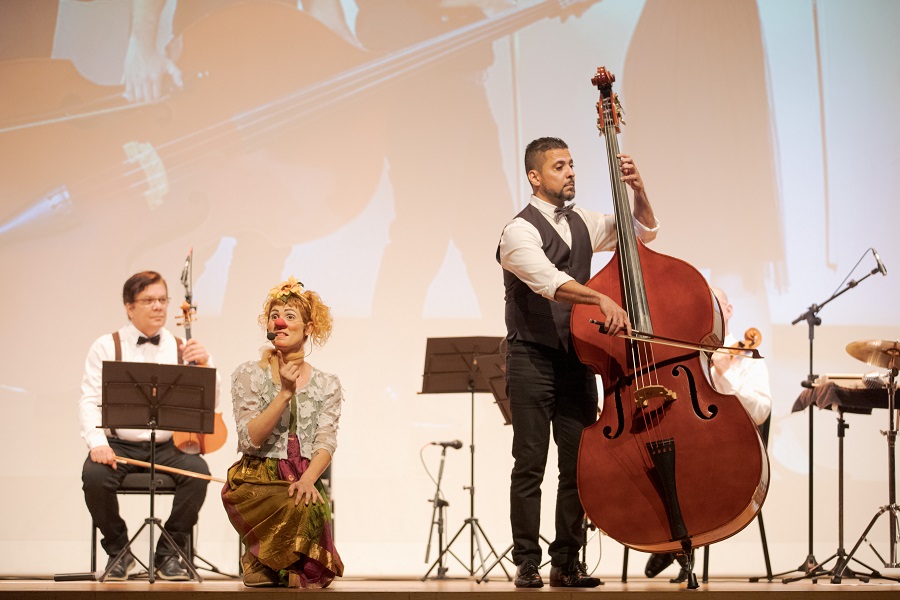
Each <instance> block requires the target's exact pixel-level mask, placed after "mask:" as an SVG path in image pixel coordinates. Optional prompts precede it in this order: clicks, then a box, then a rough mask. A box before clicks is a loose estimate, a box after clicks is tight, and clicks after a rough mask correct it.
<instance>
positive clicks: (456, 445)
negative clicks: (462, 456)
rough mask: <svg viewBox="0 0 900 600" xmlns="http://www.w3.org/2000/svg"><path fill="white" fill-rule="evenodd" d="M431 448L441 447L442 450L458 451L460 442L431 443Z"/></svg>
mask: <svg viewBox="0 0 900 600" xmlns="http://www.w3.org/2000/svg"><path fill="white" fill-rule="evenodd" d="M431 445H432V446H441V447H443V448H454V449H456V450H459V449H460V448H462V442H461V441H459V440H453V441H452V442H431Z"/></svg>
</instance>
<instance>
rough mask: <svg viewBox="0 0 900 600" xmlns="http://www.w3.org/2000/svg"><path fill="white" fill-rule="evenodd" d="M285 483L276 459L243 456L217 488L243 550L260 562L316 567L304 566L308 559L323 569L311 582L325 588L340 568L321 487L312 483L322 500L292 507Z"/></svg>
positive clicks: (285, 566) (271, 565)
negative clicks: (224, 481) (242, 543)
mask: <svg viewBox="0 0 900 600" xmlns="http://www.w3.org/2000/svg"><path fill="white" fill-rule="evenodd" d="M289 485H290V482H289V481H283V480H281V479H279V478H278V460H277V459H273V458H261V457H256V456H249V455H244V456H242V457H241V459H240V460H239V461H238V462H236V463H235V464H234V465H232V466H231V468H230V469H228V481H227V483H226V484H225V487H224V488H223V490H222V501H223V503H224V505H225V511H226V512H227V513H228V518H229V519H230V520H231V523H232V525H233V526H234V528H235V529H236V530H237V532H238V533H239V534H240V535H241V539H242V541H243V542H244V544H245V545H246V546H247V548H248V551H249V552H250V553H251V554H252V555H254V556H256V558H257V559H259V561H260V562H261V563H262V564H264V565H265V566H267V567H269V568H270V569H273V570H275V571H279V570H282V569H288V570H291V569H292V568H293V569H296V568H297V564H298V561H299V563H300V564H301V565H304V564H306V566H305V570H306V571H307V572H310V571H313V572H315V571H316V569H315V568H312V569H311V567H314V566H313V565H308V560H309V559H312V560H313V561H315V562H316V563H319V565H321V567H323V568H324V572H322V573H321V578H322V580H321V581H319V582H318V585H312V586H310V587H325V586H326V585H328V583H330V582H331V580H332V579H333V578H334V576H335V575H337V576H341V575H343V572H344V565H343V562H341V559H340V556H338V553H337V550H336V549H335V547H334V539H333V537H332V533H331V507H330V503H329V501H328V497H327V495H326V493H325V488H324V486H322V484H321V482H316V489H318V490H319V493H320V494H321V495H322V497H323V498H324V499H325V502H318V503H316V504H309V505H308V506H307V505H304V504H303V503H302V502H301V503H300V504H299V505H297V506H295V505H294V498H293V497H290V496H288V493H287V489H288V486H289ZM313 580H315V577H313ZM311 583H314V584H315V583H316V581H312V582H311Z"/></svg>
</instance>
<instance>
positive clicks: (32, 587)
mask: <svg viewBox="0 0 900 600" xmlns="http://www.w3.org/2000/svg"><path fill="white" fill-rule="evenodd" d="M603 581H604V583H603V585H601V586H600V587H598V588H595V589H593V590H572V589H560V588H551V587H549V586H544V587H543V588H541V589H537V590H517V589H515V588H514V587H513V585H512V583H510V582H508V581H506V579H505V578H504V577H502V576H501V577H499V578H491V579H490V580H489V581H485V582H482V583H477V582H476V581H475V580H474V579H471V578H463V579H452V578H448V579H443V580H428V581H424V582H423V581H421V580H420V579H418V578H374V577H370V578H353V577H348V578H343V579H338V580H337V581H335V582H334V583H332V585H331V587H329V588H328V589H325V590H306V591H301V592H295V591H294V590H288V589H283V588H255V589H250V588H247V587H244V585H243V584H242V583H241V582H240V580H235V579H225V578H220V577H219V576H215V577H212V576H211V577H206V576H204V580H203V582H202V583H192V582H178V583H176V582H169V581H160V580H157V581H156V582H155V583H153V584H151V583H149V582H148V581H147V580H130V581H127V582H114V583H97V582H91V581H69V582H63V581H59V582H57V581H54V580H53V579H52V577H50V578H44V579H37V578H32V579H28V578H24V577H23V578H21V579H15V578H11V577H4V578H3V579H0V599H4V600H5V599H10V600H12V599H15V600H51V599H52V600H119V599H120V598H121V599H128V600H151V599H153V600H182V599H183V600H188V599H192V600H244V599H252V600H260V599H262V598H286V596H285V595H284V594H291V593H302V594H303V598H305V599H309V598H319V597H323V598H324V597H325V594H329V595H333V594H341V595H342V596H341V597H342V599H343V600H369V599H375V600H378V599H387V598H392V599H393V598H398V599H405V600H431V599H434V598H441V599H442V600H454V599H455V598H458V599H460V600H462V599H468V600H473V599H476V598H481V599H485V600H503V597H504V596H506V597H508V598H510V599H513V598H515V600H529V599H540V598H547V597H548V596H547V594H551V595H552V598H558V599H560V600H563V599H569V598H577V597H581V596H579V595H580V594H586V593H587V594H589V593H593V592H599V593H602V594H603V595H604V597H606V598H621V599H623V600H624V599H626V598H627V599H628V600H653V599H659V598H663V599H667V598H668V599H671V598H673V596H672V594H678V593H681V594H690V593H698V594H703V597H704V598H705V599H708V600H718V599H722V600H743V599H759V598H765V597H768V598H787V599H788V600H803V599H806V598H813V594H816V596H815V597H817V598H819V600H821V598H822V594H823V593H824V594H840V595H838V596H830V597H833V598H843V597H846V595H848V594H853V595H854V597H859V596H857V594H877V595H878V596H879V597H883V598H885V599H887V598H898V597H900V583H896V582H893V581H890V580H884V579H872V580H870V581H869V582H868V583H863V582H861V581H859V580H855V579H844V581H843V582H842V583H840V584H832V583H831V582H830V580H829V579H819V580H818V582H817V583H813V582H812V581H809V580H805V581H795V582H791V583H787V584H785V583H783V582H781V581H780V580H776V581H774V582H771V583H769V582H761V583H750V582H748V581H747V580H746V579H736V578H735V579H725V578H721V579H720V578H716V579H710V581H709V583H706V584H702V583H701V584H700V588H699V589H698V590H693V591H690V590H687V589H686V588H685V586H684V585H683V584H682V585H676V584H672V583H669V582H668V580H667V579H663V580H655V579H654V580H650V579H644V578H635V579H630V580H629V581H628V582H627V583H622V582H621V581H619V580H618V579H604V580H603ZM160 593H162V594H163V595H162V596H160V595H159V594H160ZM154 594H155V595H154ZM626 594H627V596H626Z"/></svg>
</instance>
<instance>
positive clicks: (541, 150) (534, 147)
mask: <svg viewBox="0 0 900 600" xmlns="http://www.w3.org/2000/svg"><path fill="white" fill-rule="evenodd" d="M568 148H569V146H568V144H566V143H565V142H564V141H562V140H561V139H559V138H555V137H542V138H538V139H536V140H534V141H533V142H531V143H530V144H528V146H527V147H526V148H525V172H526V173H528V172H529V171H540V169H541V165H542V164H543V162H544V154H545V153H546V152H548V151H550V150H567V149H568Z"/></svg>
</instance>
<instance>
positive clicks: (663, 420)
mask: <svg viewBox="0 0 900 600" xmlns="http://www.w3.org/2000/svg"><path fill="white" fill-rule="evenodd" d="M614 80H615V77H614V76H613V75H612V74H611V73H609V72H608V71H607V70H606V69H605V68H603V67H601V68H600V69H598V71H597V74H596V76H595V77H594V78H593V79H592V83H593V84H594V85H595V86H596V87H597V88H598V89H599V90H600V101H599V102H598V104H597V109H598V113H599V119H598V128H599V129H600V131H601V135H602V136H603V137H604V138H605V140H606V151H607V158H608V164H609V170H610V180H611V183H612V188H613V204H614V212H615V217H616V222H617V229H618V234H617V235H618V239H617V242H618V244H617V248H616V250H615V252H614V253H613V256H612V259H611V260H610V262H609V263H608V264H607V265H606V266H605V267H603V268H602V269H601V270H600V271H599V272H598V273H597V274H596V275H595V276H594V277H593V278H591V279H590V280H589V281H588V283H587V284H586V285H587V286H588V287H590V288H592V289H594V290H596V291H598V292H600V293H602V294H605V295H607V296H609V297H610V298H611V299H613V300H614V301H616V302H617V303H618V304H619V305H620V306H622V307H623V308H624V309H625V310H626V312H627V313H628V315H629V318H630V320H631V323H632V327H633V330H634V332H633V335H631V336H627V337H623V336H609V335H606V334H605V333H604V332H602V331H599V330H598V327H597V325H596V323H598V322H599V323H602V322H603V321H604V320H605V316H604V315H603V314H602V313H601V312H600V310H599V308H598V307H596V306H588V305H575V306H574V307H573V310H572V315H571V329H572V339H573V344H574V347H575V350H576V352H577V354H578V357H579V359H580V360H581V361H582V362H584V363H585V364H587V365H589V366H591V368H592V369H593V370H594V372H595V373H597V374H599V375H600V376H601V377H602V380H603V384H604V386H603V387H604V397H603V404H602V411H601V413H600V416H599V418H598V420H597V422H596V423H594V424H593V425H591V426H589V427H587V428H585V430H584V432H583V434H582V438H581V445H580V447H579V452H578V491H579V495H580V497H581V502H582V505H583V506H584V509H585V512H586V514H587V515H588V517H590V519H591V521H592V522H593V523H594V524H596V525H597V527H599V528H600V529H601V530H602V531H603V532H604V533H606V534H607V535H609V536H610V537H611V538H613V539H615V540H617V541H618V542H620V543H622V544H623V545H625V546H627V547H629V548H634V549H636V550H640V551H643V552H653V553H660V552H679V553H683V554H684V555H685V556H687V558H688V560H689V567H690V568H692V564H691V561H692V556H693V549H694V548H696V547H699V546H705V545H708V544H712V543H714V542H718V541H721V540H723V539H725V538H727V537H729V536H732V535H734V534H735V533H737V532H738V531H740V530H741V529H742V528H743V527H745V526H746V525H747V524H748V523H749V522H750V521H751V520H752V519H753V518H754V517H755V516H756V514H757V512H759V510H760V508H761V507H762V504H763V501H764V500H765V497H766V492H767V490H768V483H769V463H768V456H767V454H766V451H765V447H764V446H763V443H762V440H761V439H760V436H759V433H758V431H757V429H756V425H755V424H754V423H753V421H752V420H751V419H750V417H749V416H748V414H747V412H746V411H745V410H744V408H743V407H742V406H741V403H740V400H738V398H737V397H735V396H731V395H723V394H720V393H718V392H716V391H715V390H714V389H713V387H712V385H711V384H710V382H709V380H708V379H707V364H708V363H707V362H705V360H706V358H707V356H706V351H707V350H710V349H712V348H716V347H717V346H718V345H719V344H721V341H722V331H723V329H724V324H723V321H722V315H721V311H720V310H719V309H718V307H717V304H716V299H715V296H714V295H713V293H712V291H711V289H710V287H709V285H708V284H707V283H706V280H705V279H704V278H703V276H702V275H701V274H700V273H699V272H698V271H697V270H696V269H695V268H694V267H692V266H691V265H690V264H688V263H687V262H685V261H683V260H680V259H678V258H674V257H670V256H666V255H663V254H660V253H657V252H654V251H653V250H650V249H649V248H647V247H646V246H644V245H643V244H642V243H641V242H640V241H639V240H637V239H636V236H635V232H634V228H633V227H632V225H631V224H632V215H631V209H630V204H629V200H628V195H627V191H626V189H625V184H624V183H623V182H622V181H621V179H620V178H621V173H620V171H619V166H618V161H617V158H616V155H617V154H619V148H618V139H617V133H618V131H619V129H618V127H619V124H620V119H619V113H620V111H621V107H620V105H619V103H618V98H617V97H616V96H615V94H613V92H612V83H613V81H614ZM657 338H659V339H665V340H679V341H680V342H681V343H678V344H663V343H655V340H656V339H657ZM689 570H690V569H689ZM688 587H691V588H695V587H697V583H696V577H695V576H693V573H692V574H691V578H690V579H689V581H688Z"/></svg>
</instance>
